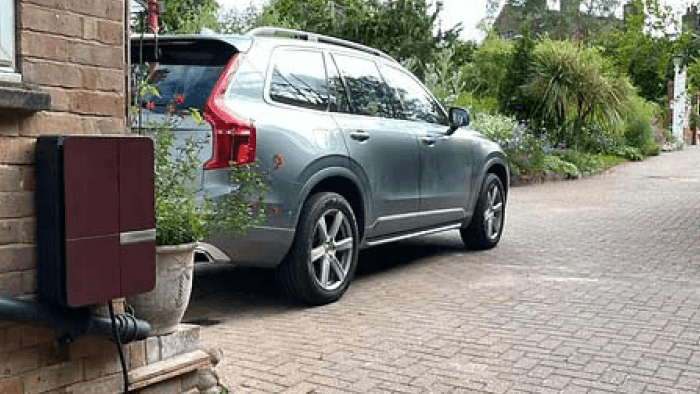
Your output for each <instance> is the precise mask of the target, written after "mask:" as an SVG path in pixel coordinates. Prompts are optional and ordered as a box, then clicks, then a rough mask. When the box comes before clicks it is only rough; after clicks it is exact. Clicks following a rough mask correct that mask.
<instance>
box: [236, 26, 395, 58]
mask: <svg viewBox="0 0 700 394" xmlns="http://www.w3.org/2000/svg"><path fill="white" fill-rule="evenodd" d="M246 35H248V36H251V37H286V38H292V39H296V40H304V41H309V42H320V43H323V44H332V45H337V46H341V47H345V48H351V49H357V50H358V51H362V52H366V53H369V54H372V55H375V56H379V57H382V58H385V59H389V60H392V61H395V60H394V58H392V57H391V56H389V55H387V54H386V53H384V52H382V51H380V50H378V49H374V48H370V47H368V46H366V45H362V44H358V43H356V42H352V41H347V40H343V39H340V38H335V37H329V36H324V35H322V34H316V33H309V32H306V31H301V30H293V29H284V28H281V27H269V26H265V27H258V28H256V29H253V30H250V31H249V32H247V33H246Z"/></svg>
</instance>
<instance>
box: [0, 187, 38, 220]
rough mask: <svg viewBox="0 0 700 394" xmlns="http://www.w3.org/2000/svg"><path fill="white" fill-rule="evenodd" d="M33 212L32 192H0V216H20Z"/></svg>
mask: <svg viewBox="0 0 700 394" xmlns="http://www.w3.org/2000/svg"><path fill="white" fill-rule="evenodd" d="M33 214H34V193H32V192H0V218H21V217H26V216H32V215H33Z"/></svg>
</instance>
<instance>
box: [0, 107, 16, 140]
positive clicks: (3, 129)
mask: <svg viewBox="0 0 700 394" xmlns="http://www.w3.org/2000/svg"><path fill="white" fill-rule="evenodd" d="M17 119H18V118H17V114H16V113H15V112H14V111H0V135H6V136H9V135H17V134H18V133H19V129H18V128H17Z"/></svg>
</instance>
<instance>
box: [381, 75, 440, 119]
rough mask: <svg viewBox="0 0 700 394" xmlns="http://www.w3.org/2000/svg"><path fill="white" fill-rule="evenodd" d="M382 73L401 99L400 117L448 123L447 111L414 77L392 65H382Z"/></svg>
mask: <svg viewBox="0 0 700 394" xmlns="http://www.w3.org/2000/svg"><path fill="white" fill-rule="evenodd" d="M382 75H383V76H384V77H385V78H386V80H387V82H388V83H389V85H390V86H391V87H392V88H393V89H394V90H395V91H396V94H397V95H398V96H399V98H400V100H401V103H402V109H401V111H400V116H399V117H400V118H402V119H407V120H419V121H424V122H428V123H437V124H441V125H446V124H447V123H448V122H447V115H446V114H445V111H444V110H443V109H442V107H440V105H439V104H438V103H437V101H436V100H435V99H434V98H433V97H432V96H431V95H430V93H428V91H427V90H426V89H425V88H424V87H423V86H421V85H420V83H418V81H416V79H415V78H414V77H412V76H411V75H409V74H408V73H407V72H405V71H403V70H400V69H398V68H396V67H392V66H382Z"/></svg>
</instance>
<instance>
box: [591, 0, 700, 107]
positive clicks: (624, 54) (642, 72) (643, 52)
mask: <svg viewBox="0 0 700 394" xmlns="http://www.w3.org/2000/svg"><path fill="white" fill-rule="evenodd" d="M628 10H629V11H630V12H628V13H627V15H626V16H625V23H624V25H623V27H622V28H621V29H618V30H616V31H613V32H610V34H607V35H605V36H601V37H600V38H599V39H598V40H597V45H598V46H599V47H601V48H602V53H603V55H605V56H606V57H607V58H609V59H611V60H612V61H613V64H614V65H615V67H616V68H617V70H618V71H620V72H624V73H626V74H627V75H628V76H629V78H630V80H631V81H632V84H633V85H634V86H635V87H636V88H637V89H638V91H639V94H640V95H641V96H642V97H643V98H645V99H646V100H649V101H654V102H659V101H662V100H663V98H664V97H665V96H666V89H667V88H666V81H667V80H668V78H669V76H670V75H671V74H670V73H671V72H672V69H670V68H669V67H670V63H671V62H670V59H671V54H672V53H673V52H674V44H673V43H672V42H671V40H670V37H669V35H668V33H667V32H666V25H665V24H667V23H668V24H671V25H673V23H674V22H673V21H674V20H673V17H672V14H671V13H670V8H669V7H662V6H660V5H659V2H658V0H634V1H631V2H630V3H628ZM677 41H678V44H676V46H682V44H681V43H682V42H685V41H686V39H685V38H683V37H681V38H680V39H679V40H677Z"/></svg>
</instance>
